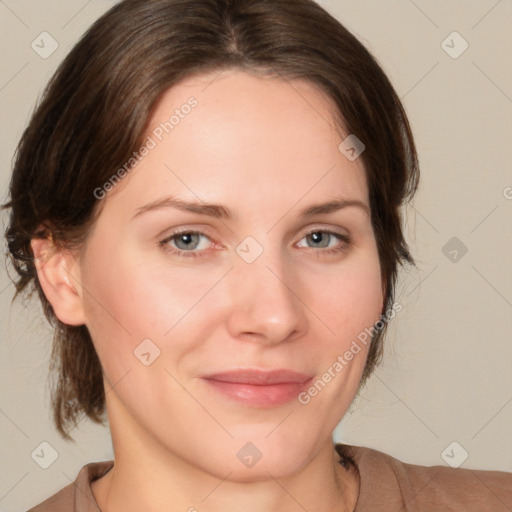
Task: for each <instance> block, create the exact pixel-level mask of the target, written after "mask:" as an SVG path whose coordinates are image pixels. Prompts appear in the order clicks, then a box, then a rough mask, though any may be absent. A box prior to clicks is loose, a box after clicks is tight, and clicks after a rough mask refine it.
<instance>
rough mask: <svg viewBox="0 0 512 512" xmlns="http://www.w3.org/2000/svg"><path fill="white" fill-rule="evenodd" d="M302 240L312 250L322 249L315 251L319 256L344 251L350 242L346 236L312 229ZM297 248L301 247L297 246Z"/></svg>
mask: <svg viewBox="0 0 512 512" xmlns="http://www.w3.org/2000/svg"><path fill="white" fill-rule="evenodd" d="M302 240H306V242H307V243H311V244H312V246H310V247H311V248H313V249H322V250H321V251H315V252H317V253H320V254H319V255H321V254H326V253H327V254H331V253H338V252H341V251H344V250H345V249H346V248H347V247H348V245H349V244H350V241H351V240H350V237H349V236H348V235H345V234H342V233H337V232H335V231H330V230H326V229H314V230H312V231H310V232H309V233H306V235H305V236H304V238H302ZM333 243H334V244H333ZM298 247H302V246H301V245H299V244H298Z"/></svg>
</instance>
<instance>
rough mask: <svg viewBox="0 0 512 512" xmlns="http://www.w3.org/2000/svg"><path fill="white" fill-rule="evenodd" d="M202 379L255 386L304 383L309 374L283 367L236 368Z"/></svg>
mask: <svg viewBox="0 0 512 512" xmlns="http://www.w3.org/2000/svg"><path fill="white" fill-rule="evenodd" d="M203 378H204V379H209V380H217V381H221V382H231V383H236V384H253V385H256V386H270V385H272V384H284V383H300V384H302V383H304V382H306V381H308V380H309V379H310V378H311V375H306V374H305V373H301V372H296V371H294V370H288V369H284V368H282V369H281V368H279V369H272V370H259V369H237V370H227V371H223V372H218V373H212V374H209V375H205V376H204V377H203Z"/></svg>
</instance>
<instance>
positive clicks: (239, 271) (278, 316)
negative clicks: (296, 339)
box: [229, 241, 306, 343]
mask: <svg viewBox="0 0 512 512" xmlns="http://www.w3.org/2000/svg"><path fill="white" fill-rule="evenodd" d="M250 243H251V242H250V241H248V244H250ZM267 245H268V244H267ZM240 246H241V248H242V250H243V249H247V246H244V245H243V243H242V244H240ZM240 246H239V249H240ZM250 250H254V247H253V248H251V247H250V245H249V251H250ZM237 252H238V251H237ZM239 254H240V253H239ZM241 254H242V255H241V256H240V258H237V260H236V261H235V269H234V272H232V275H231V296H232V303H231V314H230V317H229V318H230V324H229V327H230V330H231V331H232V334H233V335H234V336H235V337H236V336H240V335H243V334H249V333H250V334H252V335H253V337H256V338H257V339H259V340H261V341H265V342H266V343H279V342H280V341H283V340H286V339H287V338H289V337H290V336H291V335H292V334H294V333H295V334H296V333H297V332H300V331H303V330H304V329H305V328H306V317H305V316H304V314H305V312H304V309H303V304H302V302H301V301H300V300H299V298H298V296H297V291H296V290H295V288H297V286H296V285H297V284H298V283H297V282H295V286H294V280H293V268H292V267H291V266H290V265H288V266H287V265H286V261H284V259H283V254H282V251H280V249H279V248H274V249H270V248H269V247H266V248H265V249H264V250H263V251H262V252H261V254H260V255H259V256H258V257H257V258H256V259H255V260H253V261H252V262H249V261H250V259H247V260H246V259H245V258H244V253H243V252H242V253H241ZM253 256H254V254H253Z"/></svg>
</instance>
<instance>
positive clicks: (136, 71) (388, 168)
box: [6, 0, 512, 512]
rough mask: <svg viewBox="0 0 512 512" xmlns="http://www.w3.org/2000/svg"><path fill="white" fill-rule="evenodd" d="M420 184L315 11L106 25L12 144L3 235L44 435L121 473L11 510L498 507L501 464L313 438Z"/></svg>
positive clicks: (366, 77)
mask: <svg viewBox="0 0 512 512" xmlns="http://www.w3.org/2000/svg"><path fill="white" fill-rule="evenodd" d="M418 178H419V170H418V161H417V155H416V149H415V146H414V141H413V138H412V134H411V131H410V127H409V124H408V121H407V117H406V115H405V112H404V109H403V107H402V105H401V103H400V101H399V98H398V97H397V95H396V93H395V91H394V90H393V88H392V86H391V84H390V82H389V80H388V79H387V78H386V76H385V74H384V73H383V71H382V70H381V69H380V67H379V66H378V64H377V63H376V61H375V60H374V59H373V58H372V56H371V55H370V54H369V53H368V52H367V50H366V49H365V48H364V47H363V46H362V45H361V44H360V43H359V42H358V41H357V40H356V39H355V38H354V36H352V35H351V34H350V33H349V32H348V31H347V30H346V29H345V28H343V27H342V26H341V25H340V24H339V22H337V21H336V20H335V19H333V18H332V17H331V16H329V14H327V13H326V12H325V11H324V10H323V9H321V8H320V7H319V6H318V5H317V4H315V3H313V2H312V1H309V0H300V1H297V0H293V1H291V0H277V1H276V0H244V1H236V0H209V1H205V0H152V1H148V0H127V1H122V2H120V3H119V4H118V5H116V6H115V7H114V8H112V9H111V10H110V11H109V12H107V13H106V14H105V15H104V16H103V17H102V18H100V19H99V20H98V21H97V22H96V23H95V24H94V25H93V26H92V27H91V29H90V30H89V31H88V32H87V33H86V34H85V36H84V37H83V38H82V39H81V41H80V42H79V43H78V44H77V46H76V47H75V48H74V49H73V50H72V51H71V53H70V54H69V55H68V57H67V58H66V59H65V61H64V62H63V64H62V65H61V67H60V68H59V70H58V71H57V73H56V75H55V76H54V78H53V79H52V80H51V82H50V84H49V86H48V88H47V90H46V92H45V95H44V97H43V100H42V102H41V104H40V106H39V107H38V109H37V111H36V112H35V114H34V116H33V118H32V120H31V122H30V124H29V126H28V128H27V130H26V131H25V133H24V134H23V137H22V140H21V141H20V144H19V148H18V151H17V156H16V161H15V165H14V172H13V178H12V183H11V189H10V192H11V201H10V202H9V203H8V204H7V205H6V206H8V207H10V208H11V209H12V210H11V219H10V225H9V228H8V231H7V238H8V242H9V249H10V251H11V254H12V258H13V263H14V265H15V267H16V269H17V271H18V273H19V276H20V277H19V280H18V282H17V291H18V293H19V292H21V291H22V290H24V289H25V288H26V287H27V286H28V285H29V284H30V283H33V285H34V286H35V289H36V290H37V291H38V295H39V297H40V299H41V301H42V304H43V306H44V310H45V313H46V315H47V317H48V320H49V321H50V322H51V324H52V325H54V326H55V337H54V351H53V354H52V356H53V365H54V369H56V371H57V373H58V376H59V380H58V382H57V386H56V388H55V389H54V393H53V397H52V398H53V411H54V420H55V424H56V427H57V429H58V430H59V432H60V433H61V434H62V435H63V436H64V437H66V438H70V435H69V432H70V430H71V429H72V428H73V426H74V425H76V423H77V420H78V419H79V417H80V415H82V414H85V415H86V416H88V417H89V418H90V419H92V420H93V421H97V422H101V421H102V420H103V419H104V413H105V412H106V413H107V416H108V422H109V428H110V430H111V435H112V441H113V448H114V456H115V460H114V461H111V462H101V463H91V464H88V465H86V466H84V467H83V468H82V470H81V471H80V473H79V474H78V476H77V479H76V481H75V482H74V484H71V485H69V486H68V487H66V488H65V489H62V490H61V491H60V492H58V493H57V494H55V495H54V496H52V497H51V498H49V499H48V500H46V501H45V502H43V503H42V504H40V505H38V506H36V507H34V508H32V509H31V510H32V511H35V512H40V511H44V510H52V511H61V510H62V511H71V510H74V511H77V512H82V511H86V510H98V509H99V510H102V511H103V512H117V511H121V510H123V511H126V510H147V511H157V510H158V511H160V510H173V511H174V510H189V511H192V510H200V511H201V510H207V511H212V512H213V511H217V510H223V511H226V510H239V509H240V508H243V509H245V510H248V511H253V510H254V511H256V510H257V511H276V510H279V511H295V510H315V511H319V512H323V511H331V510H347V511H348V510H350V511H354V510H355V511H358V512H359V511H366V510H368V511H370V510H371V511H377V510H386V511H390V510H391V511H392V510H437V509H440V508H443V509H446V507H447V506H449V507H450V510H479V511H481V510H493V511H496V510H507V509H508V510H510V509H511V508H512V475H510V474H509V473H505V472H499V471H470V470H466V469H452V468H448V467H442V466H434V467H422V466H416V465H411V464H405V463H402V462H401V461H399V460H397V459H394V458H392V457H390V456H388V455H386V454H383V453H380V452H378V451H375V450H371V449H369V448H363V447H355V446H348V445H336V446H333V443H332V432H333V430H334V428H335V427H336V425H337V424H338V423H339V421H340V420H341V419H342V417H343V415H344V414H345V412H346V411H347V409H348V407H349V405H350V404H351V402H352V400H353V399H354V397H355V396H356V394H357V392H358V391H359V389H361V387H362V386H363V385H364V383H365V381H366V379H367V378H368V376H369V375H371V373H372V371H373V370H374V368H375V366H376V365H377V364H378V363H379V361H380V358H381V355H382V343H383V335H384V333H385V327H386V323H387V321H388V320H389V319H390V318H392V316H394V311H395V309H396V307H397V305H396V304H395V303H394V285H395V282H396V278H397V271H398V265H399V264H404V263H410V264H412V263H413V259H412V257H411V255H410V253H409V250H408V247H407V244H406V242H405V240H404V236H403V233H402V230H401V214H400V208H401V206H402V205H403V204H404V203H405V202H406V201H408V200H409V199H410V198H411V197H412V196H413V194H414V192H415V190H416V188H417V185H418ZM365 334H366V335H365ZM500 507H501V508H500Z"/></svg>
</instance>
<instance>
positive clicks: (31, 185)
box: [2, 0, 419, 440]
mask: <svg viewBox="0 0 512 512" xmlns="http://www.w3.org/2000/svg"><path fill="white" fill-rule="evenodd" d="M230 67H235V68H239V69H246V70H248V71H262V72H265V73H267V74H272V73H273V74H274V75H275V76H277V77H278V78H279V77H281V78H283V79H286V80H292V79H294V78H302V79H307V80H309V81H310V83H312V84H313V85H315V86H316V87H317V88H319V89H320V90H321V91H322V92H324V93H325V94H326V95H327V97H329V98H330V99H331V100H332V101H333V102H334V105H335V106H336V108H337V112H335V113H334V115H335V116H336V119H337V121H338V122H339V123H340V126H343V129H344V130H348V132H347V133H353V134H355V135H356V136H357V137H358V138H359V139H360V140H361V141H363V143H364V144H365V150H364V152H363V153H362V154H361V155H360V157H359V158H361V159H362V162H363V164H364V168H365V172H366V176H367V182H368V187H369V198H370V206H371V212H372V227H373V230H374V234H375V238H376V243H377V247H378V253H379V259H380V264H381V269H382V282H383V283H385V284H386V294H385V306H384V309H383V311H382V313H383V315H385V314H386V313H387V312H389V310H390V308H391V307H392V305H393V300H394V287H395V282H396V279H397V272H398V265H399V264H401V265H403V264H404V263H405V262H407V263H410V264H414V260H413V258H412V256H411V254H410V253H409V249H408V246H407V244H406V242H405V240H404V236H403V233H402V227H401V212H400V207H401V205H402V204H404V203H405V202H406V201H408V200H410V199H411V198H412V197H413V195H414V193H415V191H416V188H417V186H418V180H419V168H418V167H419V166H418V159H417V154H416V149H415V145H414V141H413V137H412V133H411V130H410V126H409V123H408V120H407V117H406V114H405V111H404V108H403V106H402V104H401V102H400V99H399V98H398V96H397V94H396V92H395V91H394V89H393V87H392V85H391V83H390V82H389V80H388V78H387V77H386V75H385V73H384V72H383V70H382V69H381V67H380V66H379V64H378V63H377V61H376V59H375V58H374V57H373V56H372V55H371V54H370V53H369V52H368V51H367V50H366V48H365V47H364V46H363V45H362V44H361V43H360V42H359V41H358V40H357V39H356V38H355V37H354V36H353V35H352V34H351V33H350V32H349V31H348V30H347V29H345V28H344V27H343V26H342V25H341V24H340V23H339V22H338V21H337V20H336V19H335V18H333V17H332V16H331V15H330V14H328V13H327V12H326V11H325V10H324V9H322V8H321V7H320V6H319V5H317V4H316V3H315V2H313V1H312V0H124V1H121V2H119V3H118V4H117V5H115V6H114V7H113V8H111V9H110V10H109V11H108V12H107V13H106V14H104V15H103V16H102V17H101V18H99V19H98V20H97V21H96V22H95V23H94V24H93V25H92V26H91V27H90V28H89V29H88V30H87V32H86V33H85V34H84V35H83V36H82V38H81V39H80V41H79V42H78V43H77V44H76V45H75V46H74V48H73V49H72V50H71V52H70V53H69V54H68V55H67V57H66V58H65V59H64V61H63V62H62V63H61V65H60V66H59V68H58V70H57V71H56V73H55V74H54V76H53V77H52V78H51V80H50V82H49V83H48V85H47V87H46V89H45V91H44V94H43V96H42V99H41V101H40V102H39V104H38V106H37V108H36V109H35V111H34V113H33V115H32V118H31V120H30V123H29V124H28V127H27V128H26V129H25V131H24V133H23V135H22V137H21V140H20V141H19V144H18V146H17V149H16V154H15V160H14V166H13V174H12V179H11V183H10V201H9V202H8V203H6V204H4V205H2V207H3V208H11V214H10V221H9V226H8V228H7V230H6V237H7V240H8V247H9V252H10V259H11V262H12V264H13V265H14V268H15V270H16V272H17V273H18V277H17V281H16V282H15V285H16V293H15V295H14V298H13V300H14V299H15V298H16V297H17V296H18V294H19V293H20V292H21V291H22V290H24V289H25V288H26V287H27V285H29V284H30V283H32V284H33V288H32V289H31V292H30V295H29V297H30V296H32V293H33V291H34V289H35V290H37V293H38V295H39V298H40V300H41V303H42V306H43V310H44V313H45V316H46V318H47V319H48V321H49V322H50V324H51V325H52V326H53V327H54V338H53V348H52V354H51V367H50V370H51V371H50V375H52V374H55V376H56V378H57V380H56V382H55V384H54V386H53V388H52V409H53V419H54V423H55V425H56V427H57V429H58V431H59V432H60V433H61V435H62V436H63V437H64V438H66V439H68V440H72V437H71V436H70V435H69V433H68V432H69V431H70V430H71V429H72V428H73V426H76V425H77V422H78V420H79V419H80V418H79V417H80V416H81V415H82V414H85V416H87V417H89V418H90V419H91V420H93V421H95V422H97V423H103V422H104V415H105V392H104V388H103V380H102V368H101V364H100V361H99V359H98V357H97V354H96V352H95V349H94V347H93V344H92V341H91V338H90V335H89V331H88V329H87V327H86V326H85V325H81V326H71V325H66V324H63V323H62V322H60V321H59V320H58V319H57V318H56V316H55V315H54V313H53V310H52V307H51V305H50V303H49V302H48V300H47V299H46V297H45V295H44V293H43V291H42V288H41V286H40V284H39V281H38V278H37V273H36V269H35V265H34V255H33V253H32V249H31V246H30V241H31V239H32V238H38V237H46V236H48V235H49V234H51V235H52V236H53V239H54V240H55V242H56V243H57V244H62V246H64V247H67V248H77V249H79V248H80V246H81V244H83V243H84V241H85V240H86V238H87V235H88V233H89V232H90V229H91V227H92V226H93V224H94V222H95V219H96V218H97V215H98V214H99V211H100V207H99V206H100V204H101V201H99V200H98V199H97V198H96V196H95V195H94V190H95V189H97V188H98V187H101V186H102V185H103V184H104V183H106V182H108V181H109V179H111V177H112V175H113V174H114V173H115V172H116V170H118V169H119V167H120V165H122V163H123V162H127V161H128V160H129V158H130V157H131V156H132V153H133V152H134V151H137V149H138V148H140V146H141V144H142V142H143V136H144V133H145V128H146V123H147V121H148V119H149V116H150V114H151V111H152V109H153V108H154V107H155V105H156V103H157V101H158V99H159V98H160V97H161V96H162V94H163V93H164V92H165V91H166V90H167V89H169V88H170V87H172V86H173V85H175V84H177V83H178V82H179V81H180V80H182V79H184V78H186V77H188V76H190V75H191V74H192V73H199V72H207V71H214V70H219V71H221V70H222V69H225V68H230ZM340 142H341V141H340ZM42 223H44V224H45V225H46V226H48V228H49V230H48V231H46V232H40V231H38V226H40V225H41V224H42ZM386 326H387V322H385V323H384V327H382V328H381V329H378V330H377V331H376V332H375V334H374V336H373V337H372V342H371V346H370V349H369V354H368V359H367V363H366V367H365V369H364V373H363V376H362V379H361V384H362V383H364V382H365V381H366V379H367V378H368V376H369V375H370V374H371V373H372V371H373V369H374V368H375V367H376V365H377V364H378V363H380V360H381V358H382V350H383V345H382V342H383V336H384V333H385V330H386Z"/></svg>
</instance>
